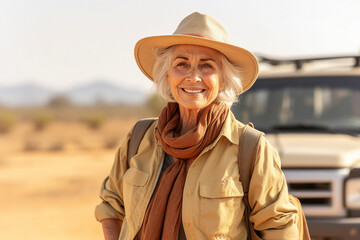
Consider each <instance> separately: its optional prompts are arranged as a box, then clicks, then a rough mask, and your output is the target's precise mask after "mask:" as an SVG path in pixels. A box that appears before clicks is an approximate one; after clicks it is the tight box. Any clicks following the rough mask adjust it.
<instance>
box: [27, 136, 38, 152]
mask: <svg viewBox="0 0 360 240" xmlns="http://www.w3.org/2000/svg"><path fill="white" fill-rule="evenodd" d="M40 149H41V143H40V141H39V140H38V139H36V138H32V137H28V138H26V139H25V141H24V148H23V150H24V151H26V152H32V151H39V150H40Z"/></svg>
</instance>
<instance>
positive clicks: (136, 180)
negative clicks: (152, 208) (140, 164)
mask: <svg viewBox="0 0 360 240" xmlns="http://www.w3.org/2000/svg"><path fill="white" fill-rule="evenodd" d="M149 177H150V175H149V174H148V173H146V172H143V171H140V170H139V169H137V168H133V167H131V168H129V169H128V170H127V171H126V172H125V174H124V182H123V188H124V205H125V212H126V216H131V215H132V213H133V211H134V209H135V208H136V207H139V205H142V200H143V199H144V194H145V189H146V186H147V183H148V181H149Z"/></svg>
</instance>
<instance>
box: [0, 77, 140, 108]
mask: <svg viewBox="0 0 360 240" xmlns="http://www.w3.org/2000/svg"><path fill="white" fill-rule="evenodd" d="M59 95H61V96H65V97H67V98H68V99H69V100H70V101H71V102H73V103H74V104H78V105H92V104H96V103H105V104H106V103H109V104H134V105H138V104H141V103H143V102H144V101H145V99H146V98H147V95H146V94H145V93H143V92H140V91H134V90H126V89H123V88H120V87H118V86H116V85H114V84H111V83H108V82H105V81H96V82H93V83H90V84H86V85H82V86H79V87H75V88H72V89H69V90H67V91H64V92H56V91H53V90H51V89H48V88H44V87H41V86H39V85H36V84H24V85H19V86H13V87H2V88H1V87H0V105H4V106H9V107H19V106H43V105H46V104H47V103H49V101H50V100H51V99H52V98H54V97H56V96H59Z"/></svg>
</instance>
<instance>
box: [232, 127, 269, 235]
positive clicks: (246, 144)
mask: <svg viewBox="0 0 360 240" xmlns="http://www.w3.org/2000/svg"><path fill="white" fill-rule="evenodd" d="M262 135H264V133H263V132H260V131H258V130H256V129H255V128H254V125H253V124H252V123H248V124H246V125H245V127H244V130H243V132H242V134H241V136H240V139H239V150H238V165H239V174H240V182H241V185H242V187H243V191H244V197H243V201H244V204H245V211H244V219H245V223H246V225H247V231H248V239H251V240H260V239H261V238H260V237H259V236H258V234H257V233H256V231H255V229H254V226H253V224H252V223H250V221H249V218H250V212H251V207H250V203H249V195H248V193H249V185H250V179H251V176H252V173H253V171H254V162H255V154H256V148H257V145H258V142H259V139H260V138H261V136H262Z"/></svg>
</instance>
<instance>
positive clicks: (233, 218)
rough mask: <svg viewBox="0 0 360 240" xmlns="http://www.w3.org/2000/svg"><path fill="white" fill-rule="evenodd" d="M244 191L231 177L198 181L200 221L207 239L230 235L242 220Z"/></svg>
mask: <svg viewBox="0 0 360 240" xmlns="http://www.w3.org/2000/svg"><path fill="white" fill-rule="evenodd" d="M243 196H244V192H243V189H242V186H241V183H240V182H239V181H234V180H233V179H231V178H229V179H225V180H214V181H213V180H210V181H208V180H206V181H201V182H200V223H201V226H202V227H203V228H204V230H205V231H206V232H207V234H208V237H209V239H214V237H215V238H216V236H223V237H225V238H224V239H228V238H226V236H228V237H230V235H232V234H231V232H236V229H238V228H239V225H240V222H241V220H242V215H243V211H244V206H243V204H242V198H243Z"/></svg>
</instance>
